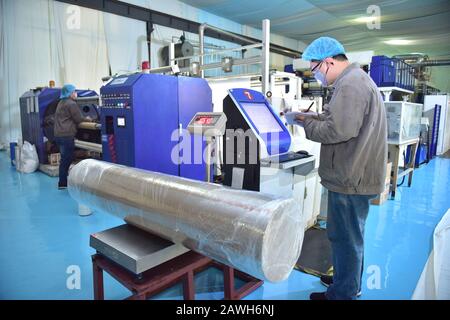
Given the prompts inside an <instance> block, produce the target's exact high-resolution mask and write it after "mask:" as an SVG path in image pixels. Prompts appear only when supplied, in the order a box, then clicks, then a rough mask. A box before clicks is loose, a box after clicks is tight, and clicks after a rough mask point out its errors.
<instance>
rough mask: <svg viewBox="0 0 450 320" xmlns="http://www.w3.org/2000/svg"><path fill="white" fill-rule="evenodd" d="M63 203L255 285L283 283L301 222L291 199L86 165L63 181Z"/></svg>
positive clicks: (294, 255) (295, 255) (295, 254)
mask: <svg viewBox="0 0 450 320" xmlns="http://www.w3.org/2000/svg"><path fill="white" fill-rule="evenodd" d="M69 192H70V195H71V196H72V197H73V198H74V199H75V200H77V201H78V202H79V203H82V204H84V205H86V206H88V207H90V208H91V209H99V210H102V211H106V212H109V213H111V214H114V215H116V216H119V217H120V218H123V219H125V218H126V221H127V222H129V223H132V224H134V225H136V226H138V227H141V228H142V229H144V230H148V231H151V232H153V233H155V234H157V235H159V236H161V237H163V238H165V239H168V240H170V241H173V242H175V243H181V244H183V245H184V246H185V247H187V248H189V249H191V250H194V251H196V252H199V253H201V254H203V255H205V256H207V257H210V258H212V259H214V260H216V261H219V262H221V263H224V264H227V265H229V266H232V267H234V268H236V269H238V270H241V271H244V272H246V273H248V274H250V275H252V276H254V277H256V278H259V279H263V280H268V281H271V282H278V281H282V280H284V279H286V278H287V277H288V276H289V274H290V272H291V271H292V269H293V267H294V265H295V263H296V262H297V259H298V257H299V255H300V250H301V246H302V243H303V235H304V222H303V220H302V217H301V211H300V207H299V206H298V203H297V202H295V200H293V199H283V198H277V197H275V196H271V195H267V194H262V193H259V192H253V191H244V190H233V189H230V188H226V187H223V186H220V185H217V184H211V183H205V182H200V181H195V180H189V179H184V178H179V177H175V176H169V175H165V174H161V173H155V172H150V171H144V170H139V169H134V168H129V167H125V166H120V165H116V164H111V163H107V162H103V161H98V160H93V159H88V160H84V161H81V162H80V163H78V164H77V165H75V166H74V167H73V168H72V169H71V171H70V175H69Z"/></svg>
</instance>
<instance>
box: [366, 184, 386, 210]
mask: <svg viewBox="0 0 450 320" xmlns="http://www.w3.org/2000/svg"><path fill="white" fill-rule="evenodd" d="M389 187H390V186H389V185H387V186H386V188H385V189H384V191H383V192H382V193H380V194H379V195H378V197H376V198H375V199H372V200H370V203H371V204H374V205H377V206H380V205H382V204H383V203H385V202H386V201H387V200H388V199H389V194H390V192H389V191H390V189H389Z"/></svg>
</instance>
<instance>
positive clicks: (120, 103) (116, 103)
mask: <svg viewBox="0 0 450 320" xmlns="http://www.w3.org/2000/svg"><path fill="white" fill-rule="evenodd" d="M101 99H102V108H118V109H130V108H131V94H129V93H123V92H121V93H105V94H102V95H101Z"/></svg>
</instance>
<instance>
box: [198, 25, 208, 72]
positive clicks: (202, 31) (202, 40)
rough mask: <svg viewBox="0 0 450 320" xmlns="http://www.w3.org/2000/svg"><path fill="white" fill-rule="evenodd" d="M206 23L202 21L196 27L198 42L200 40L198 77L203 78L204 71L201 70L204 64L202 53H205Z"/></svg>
mask: <svg viewBox="0 0 450 320" xmlns="http://www.w3.org/2000/svg"><path fill="white" fill-rule="evenodd" d="M206 26H207V24H206V23H203V24H201V25H200V27H199V28H198V37H199V42H200V58H199V62H200V77H201V78H204V77H205V72H204V71H203V69H202V67H203V64H204V62H205V61H204V59H203V57H204V54H205V28H206Z"/></svg>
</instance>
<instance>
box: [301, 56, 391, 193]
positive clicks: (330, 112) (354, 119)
mask: <svg viewBox="0 0 450 320" xmlns="http://www.w3.org/2000/svg"><path fill="white" fill-rule="evenodd" d="M333 87H334V92H333V95H332V97H331V100H330V102H329V103H328V104H325V105H324V107H323V109H324V110H323V113H322V114H320V115H319V116H318V118H316V119H314V118H307V119H306V120H305V122H304V128H305V132H306V137H307V138H308V139H310V140H313V141H316V142H320V143H322V146H321V149H320V166H319V175H320V177H321V180H322V185H323V186H324V187H325V188H327V189H328V190H331V191H334V192H339V193H344V194H361V195H372V194H378V193H381V192H382V191H383V190H384V187H385V177H386V162H387V124H386V113H385V108H384V103H383V99H382V97H381V94H380V92H379V90H378V88H377V86H376V85H375V83H374V82H373V81H372V79H371V78H370V77H369V76H368V75H367V74H366V73H365V72H364V71H363V70H361V69H360V68H359V65H358V64H356V63H353V64H351V65H349V66H348V67H347V68H346V69H345V70H344V71H343V72H342V73H341V74H340V75H339V77H338V78H337V79H336V81H335V82H334V84H333Z"/></svg>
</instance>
